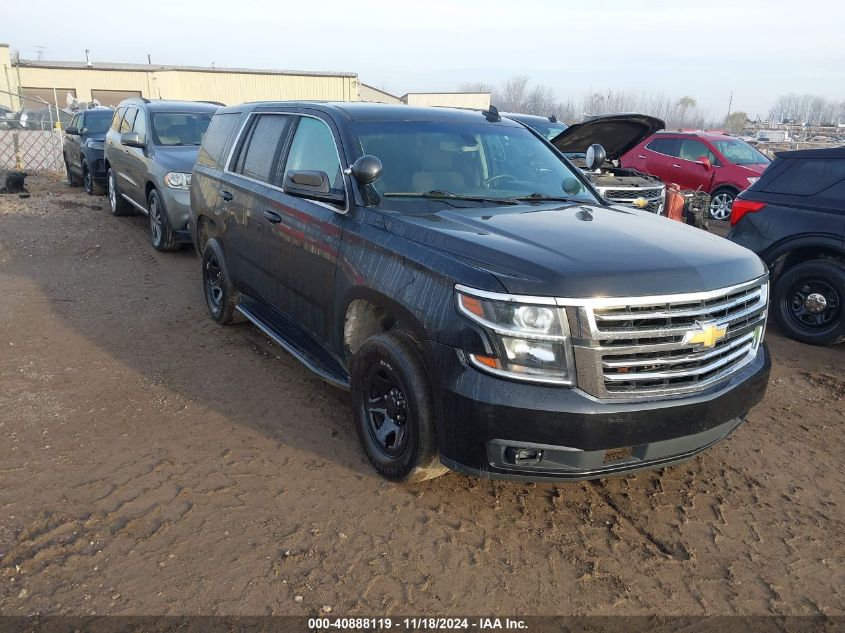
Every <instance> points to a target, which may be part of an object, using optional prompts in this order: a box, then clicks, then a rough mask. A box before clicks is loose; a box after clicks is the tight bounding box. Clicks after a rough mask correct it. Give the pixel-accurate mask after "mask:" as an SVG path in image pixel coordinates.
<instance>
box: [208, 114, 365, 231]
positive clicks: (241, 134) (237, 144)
mask: <svg viewBox="0 0 845 633" xmlns="http://www.w3.org/2000/svg"><path fill="white" fill-rule="evenodd" d="M265 114H269V115H273V114H276V115H284V116H289V117H291V129H290V132H289V133H288V135H287V137H286V138H285V139H284V147H283V148H282V153H281V155H280V156H279V159H280V166H284V165H285V164H286V163H287V160H288V151H289V150H290V144H291V143H292V142H293V138H294V136H295V135H296V130H297V128H298V127H299V125H298V124H299V120H298V119H297V117H308V118H309V119H317V120H318V121H320V122H321V123H322V124H323V125H325V126H326V127H328V128H329V132H331V135H332V142H333V143H334V149H335V153H336V154H337V160H338V163H339V164H340V173H341V177H342V178H343V193H344V207H343V208H342V209H341V208H340V207H337V206H335V205H333V204H329V203H328V202H323V201H322V200H314V199H312V198H300V199H301V200H307V201H308V202H311V203H313V204H317V205H320V206H321V207H325V208H327V209H331V210H332V211H334V212H335V213H338V214H340V215H346V214H347V213H349V208H350V207H349V199H350V197H351V196H350V187H349V183H348V180H347V175H348V174H347V173H346V168H345V167H344V166H343V157H342V156H341V154H340V148H339V147H338V144H337V139H336V138H335V133H334V130H333V129H332V126H331V125H329V123H328V121H326V120H325V119H324V118H323V117H319V116H316V115H313V114H306V113H302V112H285V111H284V110H271V111H266V110H261V111H255V110H253V111H252V112H250V113H249V114H248V115H247V116H246V117H245V118H244V122H243V123H242V124H241V129H240V130H238V135H237V136H236V137H235V141H234V142H233V143H232V147H231V148H229V155H228V156H227V157H226V162H225V163H224V167H223V173H225V174H231V175H233V176H237V177H238V178H243V179H244V180H248V181H250V182H254V183H257V184H259V185H264V186H265V187H270V188H271V189H274V190H276V191H280V192H281V193H283V194H285V195H286V196H291V194H289V193H288V192H287V191H285V189H284V187H281V186H279V185H275V184H273V183H270V182H264V181H263V180H258V179H257V178H250V177H249V176H244V175H243V174H240V173H238V172H236V171H232V160H233V159H234V158H235V157H236V156H239V155H240V152H241V150H242V149H243V145H244V142H245V141H246V140H247V138H246V137H247V136H249V133H250V132H251V130H252V127H253V123H252V121H253V117H256V118H257V117H259V116H263V115H265ZM293 119H297V120H295V121H294V120H293ZM245 135H246V136H245ZM291 197H298V196H291Z"/></svg>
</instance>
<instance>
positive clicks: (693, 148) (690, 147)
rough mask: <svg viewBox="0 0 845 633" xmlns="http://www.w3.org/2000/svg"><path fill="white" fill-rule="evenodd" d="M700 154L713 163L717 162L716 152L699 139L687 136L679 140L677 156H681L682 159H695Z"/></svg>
mask: <svg viewBox="0 0 845 633" xmlns="http://www.w3.org/2000/svg"><path fill="white" fill-rule="evenodd" d="M702 156H704V157H705V158H707V160H709V161H710V163H711V164H713V165H715V164H716V163H717V161H716V154H714V153H713V151H712V150H711V149H710V148H709V147H707V146H706V145H705V144H704V143H702V142H701V141H694V140H692V139H688V138H685V139H683V140H682V141H681V148H680V152H678V158H681V159H682V160H691V161H697V160H698V159H699V158H701V157H702Z"/></svg>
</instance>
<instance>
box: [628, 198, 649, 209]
mask: <svg viewBox="0 0 845 633" xmlns="http://www.w3.org/2000/svg"><path fill="white" fill-rule="evenodd" d="M631 205H633V206H635V207H637V208H638V209H645V208H646V207H647V206H648V200H646V199H645V198H634V199H633V200H631Z"/></svg>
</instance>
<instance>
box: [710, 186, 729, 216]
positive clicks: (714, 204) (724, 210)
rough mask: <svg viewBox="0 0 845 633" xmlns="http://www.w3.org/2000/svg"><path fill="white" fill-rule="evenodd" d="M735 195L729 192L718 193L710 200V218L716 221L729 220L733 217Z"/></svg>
mask: <svg viewBox="0 0 845 633" xmlns="http://www.w3.org/2000/svg"><path fill="white" fill-rule="evenodd" d="M733 204H734V195H733V194H732V193H728V192H727V191H722V192H720V193H717V194H716V195H715V196H713V198H712V199H711V200H710V217H711V218H713V219H714V220H723V221H724V220H727V219H728V218H730V217H731V208H732V207H733Z"/></svg>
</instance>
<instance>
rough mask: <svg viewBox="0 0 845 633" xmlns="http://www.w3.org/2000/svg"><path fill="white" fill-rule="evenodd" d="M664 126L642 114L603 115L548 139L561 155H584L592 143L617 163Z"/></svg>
mask: <svg viewBox="0 0 845 633" xmlns="http://www.w3.org/2000/svg"><path fill="white" fill-rule="evenodd" d="M665 127H666V124H665V123H664V122H663V121H661V120H660V119H657V118H655V117H653V116H647V115H645V114H606V115H604V116H596V117H593V118H591V119H587V120H586V121H582V122H581V123H576V124H575V125H570V126H569V127H568V128H566V129H565V130H564V131H563V132H561V133H560V134H558V135H557V136H555V137H554V138H553V139H552V140H551V144H552V145H554V146H555V147H557V148H558V149H559V150H560V151H561V152H563V153H564V154H572V153H583V152H586V151H587V148H588V147H589V146H590V145H592V144H593V143H598V144H599V145H601V146H602V147H604V149H605V151H606V152H607V159H608V160H616V159H617V158H619V157H620V156H622V154H624V153H625V152H627V151H628V150H631V149H633V148H634V147H636V146H637V145H638V144H639V143H640V141H643V140H645V139H646V138H648V137H649V136H651V135H652V134H654V133H655V132H657V131H658V130H662V129H663V128H665Z"/></svg>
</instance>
